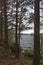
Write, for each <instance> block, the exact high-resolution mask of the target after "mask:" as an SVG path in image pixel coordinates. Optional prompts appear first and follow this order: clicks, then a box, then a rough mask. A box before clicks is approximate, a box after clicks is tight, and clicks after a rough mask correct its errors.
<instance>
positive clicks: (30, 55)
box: [23, 49, 33, 57]
mask: <svg viewBox="0 0 43 65" xmlns="http://www.w3.org/2000/svg"><path fill="white" fill-rule="evenodd" d="M23 54H24V56H26V57H33V52H32V51H31V50H29V49H27V50H25V51H24V53H23Z"/></svg>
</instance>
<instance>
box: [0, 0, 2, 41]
mask: <svg viewBox="0 0 43 65" xmlns="http://www.w3.org/2000/svg"><path fill="white" fill-rule="evenodd" d="M0 3H1V13H0V14H1V15H0V40H1V42H2V0H1V2H0Z"/></svg>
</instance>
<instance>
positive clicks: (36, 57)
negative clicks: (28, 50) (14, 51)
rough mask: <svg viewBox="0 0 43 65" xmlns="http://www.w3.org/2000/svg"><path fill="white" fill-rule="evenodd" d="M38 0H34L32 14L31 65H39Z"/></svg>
mask: <svg viewBox="0 0 43 65" xmlns="http://www.w3.org/2000/svg"><path fill="white" fill-rule="evenodd" d="M39 1H40V0H35V16H34V60H33V65H40V33H39V31H40V17H39V16H40V15H39Z"/></svg>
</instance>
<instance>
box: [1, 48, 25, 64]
mask: <svg viewBox="0 0 43 65" xmlns="http://www.w3.org/2000/svg"><path fill="white" fill-rule="evenodd" d="M0 65H26V64H25V62H24V61H23V59H22V58H19V59H16V58H15V55H14V54H13V55H12V54H11V53H9V52H5V51H4V50H1V49H0Z"/></svg>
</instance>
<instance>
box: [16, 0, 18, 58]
mask: <svg viewBox="0 0 43 65" xmlns="http://www.w3.org/2000/svg"><path fill="white" fill-rule="evenodd" d="M17 26H18V0H16V58H18V42H17Z"/></svg>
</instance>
